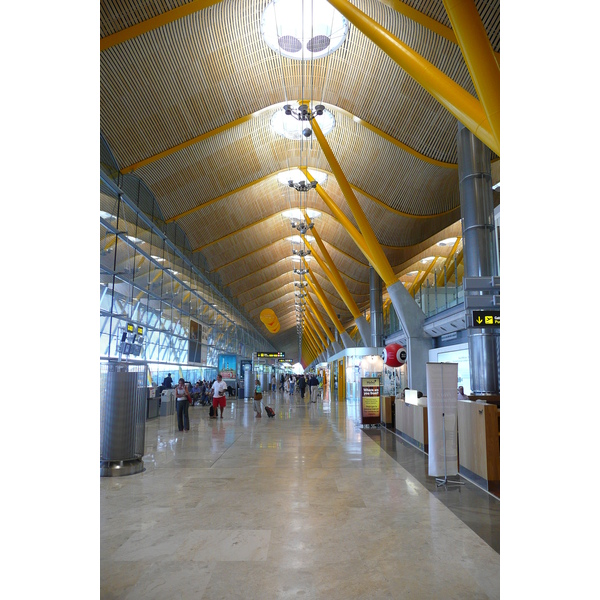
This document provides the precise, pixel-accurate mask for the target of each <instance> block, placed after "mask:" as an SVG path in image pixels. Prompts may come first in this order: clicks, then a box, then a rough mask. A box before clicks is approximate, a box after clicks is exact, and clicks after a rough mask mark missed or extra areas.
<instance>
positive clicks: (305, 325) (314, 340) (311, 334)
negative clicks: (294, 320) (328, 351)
mask: <svg viewBox="0 0 600 600" xmlns="http://www.w3.org/2000/svg"><path fill="white" fill-rule="evenodd" d="M302 330H303V331H304V332H305V333H308V335H309V337H310V339H311V340H312V343H313V346H314V348H315V351H316V353H317V356H318V355H319V354H321V352H323V350H322V349H321V344H320V343H319V340H318V338H317V336H316V334H315V332H314V331H313V330H312V327H311V326H310V325H309V324H308V319H304V323H303V329H302Z"/></svg>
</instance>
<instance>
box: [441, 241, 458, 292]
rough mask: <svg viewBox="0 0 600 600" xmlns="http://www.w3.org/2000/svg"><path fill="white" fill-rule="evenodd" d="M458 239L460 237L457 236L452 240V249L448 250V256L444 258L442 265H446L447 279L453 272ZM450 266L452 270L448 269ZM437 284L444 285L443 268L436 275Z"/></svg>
mask: <svg viewBox="0 0 600 600" xmlns="http://www.w3.org/2000/svg"><path fill="white" fill-rule="evenodd" d="M460 240H461V238H459V237H457V238H456V241H455V242H454V246H452V250H451V251H450V254H449V255H448V257H447V258H446V260H445V262H444V267H446V278H447V280H448V281H449V280H450V277H451V276H452V273H453V272H454V255H455V254H456V250H457V249H458V246H459V245H460ZM450 268H452V272H451V271H450ZM437 285H438V287H440V286H442V285H444V269H442V272H441V273H440V274H439V275H438V277H437Z"/></svg>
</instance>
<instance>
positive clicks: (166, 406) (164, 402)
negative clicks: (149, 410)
mask: <svg viewBox="0 0 600 600" xmlns="http://www.w3.org/2000/svg"><path fill="white" fill-rule="evenodd" d="M175 402H177V400H176V399H175V390H173V389H169V390H163V391H162V392H161V394H160V416H161V417H168V416H169V415H174V414H175Z"/></svg>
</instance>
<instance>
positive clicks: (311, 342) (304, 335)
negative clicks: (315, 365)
mask: <svg viewBox="0 0 600 600" xmlns="http://www.w3.org/2000/svg"><path fill="white" fill-rule="evenodd" d="M302 339H303V340H305V341H306V343H307V344H308V345H309V347H310V349H311V350H312V351H313V353H316V352H317V349H316V347H315V342H314V340H313V339H312V338H311V337H310V334H309V332H308V330H307V328H306V327H304V326H303V327H302ZM315 356H316V354H315Z"/></svg>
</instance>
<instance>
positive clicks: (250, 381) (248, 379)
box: [244, 370, 256, 398]
mask: <svg viewBox="0 0 600 600" xmlns="http://www.w3.org/2000/svg"><path fill="white" fill-rule="evenodd" d="M255 379H256V373H253V372H252V371H249V370H246V371H244V398H254V380H255Z"/></svg>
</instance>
